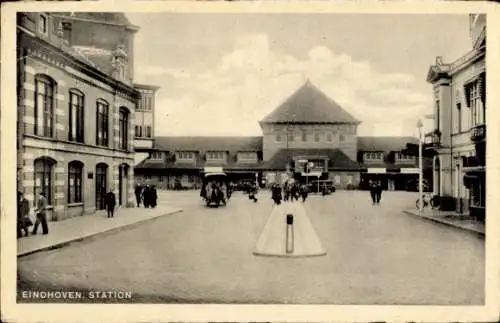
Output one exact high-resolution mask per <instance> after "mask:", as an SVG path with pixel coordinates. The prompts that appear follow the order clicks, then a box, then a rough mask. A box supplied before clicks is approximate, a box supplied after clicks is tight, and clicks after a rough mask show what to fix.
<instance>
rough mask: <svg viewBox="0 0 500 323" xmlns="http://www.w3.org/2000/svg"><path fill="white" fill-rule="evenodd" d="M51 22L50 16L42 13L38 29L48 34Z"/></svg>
mask: <svg viewBox="0 0 500 323" xmlns="http://www.w3.org/2000/svg"><path fill="white" fill-rule="evenodd" d="M48 27H49V23H48V18H47V16H45V15H40V18H39V20H38V31H39V32H40V33H41V34H44V35H48V33H49V30H48V29H49V28H48Z"/></svg>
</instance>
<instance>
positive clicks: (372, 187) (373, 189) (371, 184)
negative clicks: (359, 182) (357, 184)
mask: <svg viewBox="0 0 500 323" xmlns="http://www.w3.org/2000/svg"><path fill="white" fill-rule="evenodd" d="M368 189H369V190H370V196H371V198H372V204H374V205H375V203H377V193H376V184H375V182H373V181H369V182H368Z"/></svg>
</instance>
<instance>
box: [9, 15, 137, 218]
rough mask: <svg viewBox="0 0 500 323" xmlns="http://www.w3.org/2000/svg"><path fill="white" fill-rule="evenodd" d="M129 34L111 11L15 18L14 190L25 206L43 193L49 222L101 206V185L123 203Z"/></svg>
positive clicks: (129, 126) (128, 138)
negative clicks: (15, 170)
mask: <svg viewBox="0 0 500 323" xmlns="http://www.w3.org/2000/svg"><path fill="white" fill-rule="evenodd" d="M137 31H138V29H137V27H136V26H133V25H132V24H130V22H129V21H128V20H127V18H126V17H125V15H124V14H120V13H93V12H88V13H62V12H60V13H54V12H52V13H50V12H29V13H28V12H26V13H19V14H18V16H17V57H18V81H17V83H18V86H17V95H18V107H17V111H18V122H17V126H18V145H17V148H18V159H17V160H18V167H17V171H18V176H17V178H18V181H17V186H18V189H19V190H22V191H24V193H25V196H26V198H27V199H28V200H29V201H30V202H32V203H33V204H35V203H36V199H37V198H38V196H39V195H38V194H39V193H40V192H41V191H44V192H45V193H46V194H47V198H48V201H49V219H51V220H60V219H65V218H68V217H73V216H78V215H82V214H86V213H94V212H95V211H96V210H100V209H104V207H105V206H104V196H105V194H106V193H107V192H109V191H114V192H115V194H116V196H117V200H118V201H117V202H118V205H119V206H121V207H127V206H131V205H133V201H134V194H133V183H134V173H133V166H134V141H133V139H134V125H135V111H136V105H137V102H138V101H139V100H140V98H141V93H140V92H139V90H138V89H136V88H135V87H134V84H133V82H132V80H133V75H134V66H133V38H134V34H135V33H136V32H137Z"/></svg>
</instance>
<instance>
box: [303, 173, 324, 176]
mask: <svg viewBox="0 0 500 323" xmlns="http://www.w3.org/2000/svg"><path fill="white" fill-rule="evenodd" d="M322 174H323V173H322V172H309V173H304V172H302V176H314V177H321V175H322Z"/></svg>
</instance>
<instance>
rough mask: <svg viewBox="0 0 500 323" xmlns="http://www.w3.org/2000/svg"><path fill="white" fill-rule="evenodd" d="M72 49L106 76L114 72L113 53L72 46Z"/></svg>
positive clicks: (94, 48)
mask: <svg viewBox="0 0 500 323" xmlns="http://www.w3.org/2000/svg"><path fill="white" fill-rule="evenodd" d="M71 48H72V49H74V50H75V51H76V52H77V53H78V54H79V55H80V56H82V57H84V58H85V59H87V60H88V61H90V63H89V64H90V65H92V66H94V67H97V68H98V69H99V70H101V71H102V72H104V73H106V74H111V73H112V72H113V66H112V64H111V62H112V58H113V53H112V52H111V51H109V50H105V49H101V48H96V47H89V46H72V47H71Z"/></svg>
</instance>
